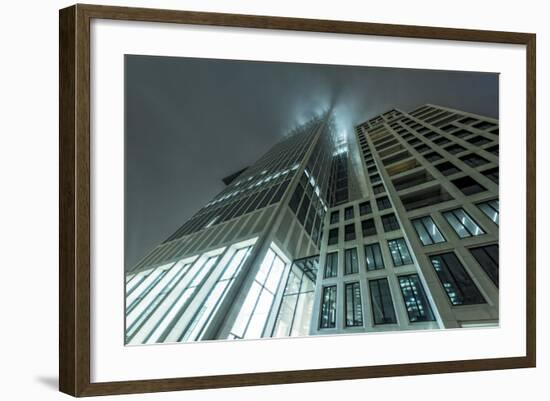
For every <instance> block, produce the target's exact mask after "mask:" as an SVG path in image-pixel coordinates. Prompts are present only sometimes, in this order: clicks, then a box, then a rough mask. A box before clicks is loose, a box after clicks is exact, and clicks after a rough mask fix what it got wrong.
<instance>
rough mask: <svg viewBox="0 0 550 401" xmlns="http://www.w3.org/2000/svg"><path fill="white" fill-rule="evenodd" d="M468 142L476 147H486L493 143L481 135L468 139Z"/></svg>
mask: <svg viewBox="0 0 550 401" xmlns="http://www.w3.org/2000/svg"><path fill="white" fill-rule="evenodd" d="M467 141H468V142H470V143H471V144H472V145H476V146H481V145H485V144H486V143H489V142H491V141H490V140H489V139H487V138H485V137H483V136H481V135H476V136H474V137H472V138H470V139H468V140H467Z"/></svg>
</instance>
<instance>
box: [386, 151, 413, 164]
mask: <svg viewBox="0 0 550 401" xmlns="http://www.w3.org/2000/svg"><path fill="white" fill-rule="evenodd" d="M410 156H411V154H410V153H409V152H408V151H407V150H404V151H403V152H400V153H398V154H396V155H393V156H389V157H387V158H385V159H384V160H382V163H383V164H384V166H388V165H390V164H393V163H397V162H398V161H401V160H404V159H406V158H407V157H410Z"/></svg>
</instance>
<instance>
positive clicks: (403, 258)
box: [388, 238, 413, 267]
mask: <svg viewBox="0 0 550 401" xmlns="http://www.w3.org/2000/svg"><path fill="white" fill-rule="evenodd" d="M388 247H389V248H390V253H391V257H392V259H393V265H394V266H396V267H397V266H403V265H410V264H411V263H412V262H413V261H412V258H411V255H410V254H409V249H408V248H407V244H406V243H405V240H404V239H403V238H397V239H394V240H391V241H388Z"/></svg>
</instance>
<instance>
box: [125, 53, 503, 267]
mask: <svg viewBox="0 0 550 401" xmlns="http://www.w3.org/2000/svg"><path fill="white" fill-rule="evenodd" d="M125 61H126V63H125V68H126V71H125V79H126V89H125V91H126V93H125V101H126V104H125V113H126V133H125V134H126V155H125V156H126V160H125V166H126V188H125V190H126V192H125V222H126V226H125V265H126V268H127V269H128V268H130V267H132V266H133V265H134V264H135V263H137V262H138V261H139V259H141V258H142V257H143V256H144V255H145V254H147V253H148V252H149V251H150V250H151V249H152V248H153V247H154V246H156V245H158V244H159V243H160V242H161V241H163V240H165V239H166V238H167V237H168V236H169V235H170V234H172V233H173V232H174V231H175V230H176V229H177V228H178V227H179V226H180V225H182V224H183V223H184V222H185V221H186V220H187V219H188V218H189V217H191V216H192V215H193V214H194V213H195V212H196V211H197V210H198V209H199V208H200V207H202V206H203V205H204V204H205V203H206V202H208V201H209V200H210V199H211V198H212V197H213V196H214V195H216V194H217V193H218V192H219V191H220V190H222V189H223V188H224V184H223V183H222V178H223V177H225V176H227V175H229V174H231V173H233V172H235V171H237V170H240V169H242V168H243V167H246V166H248V165H251V164H252V163H254V161H255V160H257V159H258V158H259V157H260V156H261V155H262V154H263V153H265V152H266V151H267V150H269V148H271V146H273V144H275V143H276V142H278V141H279V140H280V139H281V138H282V134H283V133H285V132H286V131H288V130H289V129H291V128H293V127H294V126H296V125H297V124H300V123H303V122H305V121H307V120H308V119H309V118H311V117H313V116H315V115H316V114H320V113H321V112H323V111H325V110H328V109H329V108H330V107H331V106H332V107H333V111H334V118H335V120H336V126H337V128H338V131H339V132H340V134H341V135H345V136H347V137H351V138H352V137H353V128H354V126H355V125H357V124H359V123H362V122H364V121H365V120H368V119H369V118H371V117H374V116H375V115H377V114H380V113H383V112H385V111H387V110H389V109H391V108H399V109H401V110H403V111H411V110H413V109H414V108H416V107H418V106H420V105H422V104H425V103H432V104H437V105H441V106H447V107H451V108H457V109H460V110H465V111H470V112H473V113H477V114H482V115H486V116H490V117H495V118H498V74H491V73H477V72H473V73H472V72H455V71H435V70H411V69H396V68H368V67H349V66H336V65H316V64H291V63H267V62H250V61H228V60H212V59H192V58H175V57H150V56H126V60H125Z"/></svg>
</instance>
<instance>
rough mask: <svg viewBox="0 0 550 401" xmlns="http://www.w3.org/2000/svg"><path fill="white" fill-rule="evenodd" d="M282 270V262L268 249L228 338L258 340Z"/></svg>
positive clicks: (283, 266)
mask: <svg viewBox="0 0 550 401" xmlns="http://www.w3.org/2000/svg"><path fill="white" fill-rule="evenodd" d="M284 268H285V263H284V262H283V260H282V259H281V258H280V257H279V256H278V255H277V254H276V253H275V252H274V251H273V250H272V249H271V248H270V249H269V250H268V251H267V253H266V256H265V257H264V260H263V261H262V263H261V265H260V268H259V270H258V273H256V277H255V278H254V281H253V283H252V286H251V287H250V289H249V290H248V294H247V296H246V298H245V300H244V302H243V306H242V307H241V310H240V312H239V314H238V315H237V319H236V320H235V323H234V324H233V327H232V329H231V331H230V334H229V338H260V337H262V336H263V332H264V328H265V324H266V322H267V318H268V317H269V313H270V311H271V307H272V304H273V301H274V299H275V293H276V292H277V288H278V287H279V283H280V281H281V277H282V275H283V271H284Z"/></svg>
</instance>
